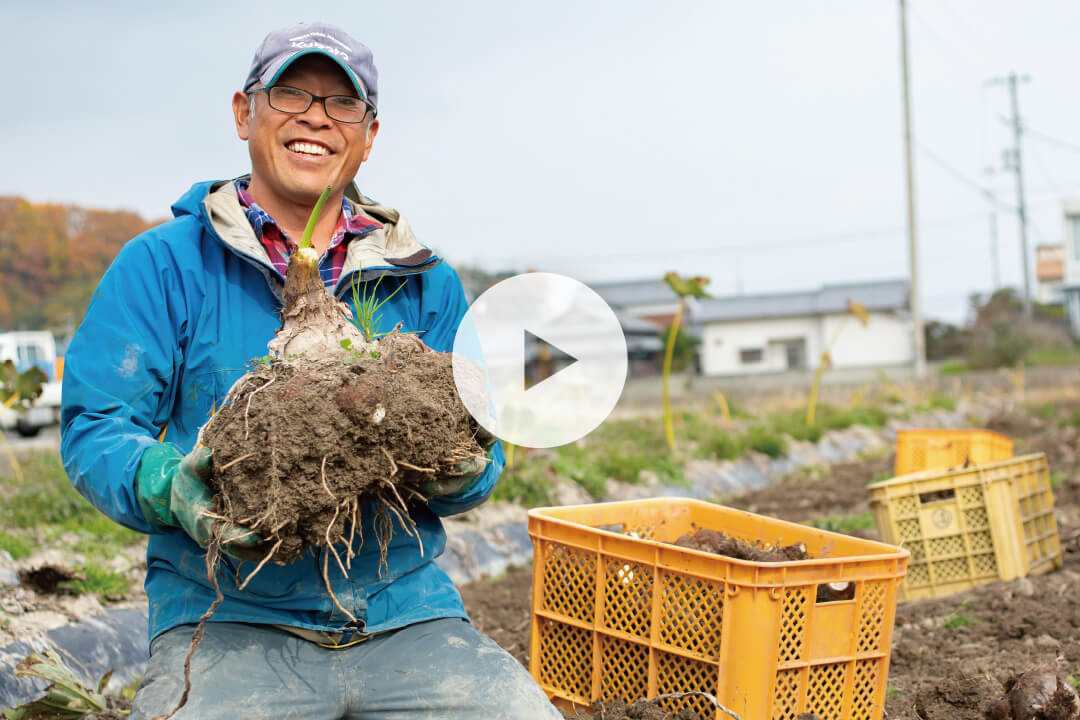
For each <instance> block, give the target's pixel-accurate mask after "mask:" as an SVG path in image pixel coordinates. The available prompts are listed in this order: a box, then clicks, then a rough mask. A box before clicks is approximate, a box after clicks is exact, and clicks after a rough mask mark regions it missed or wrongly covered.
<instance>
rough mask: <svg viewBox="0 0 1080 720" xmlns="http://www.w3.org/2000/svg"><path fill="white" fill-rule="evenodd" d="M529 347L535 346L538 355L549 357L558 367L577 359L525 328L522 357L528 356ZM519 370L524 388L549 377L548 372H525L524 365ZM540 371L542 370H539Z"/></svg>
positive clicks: (574, 361)
mask: <svg viewBox="0 0 1080 720" xmlns="http://www.w3.org/2000/svg"><path fill="white" fill-rule="evenodd" d="M530 348H536V349H537V355H538V356H541V357H546V358H549V359H550V360H551V361H552V363H554V364H556V365H558V366H560V367H563V368H565V367H566V366H567V365H570V364H571V363H576V362H577V360H578V359H577V358H576V357H574V356H573V355H571V354H570V353H568V352H563V351H562V350H560V349H559V348H558V347H557V346H555V345H553V344H552V343H549V342H547V341H546V340H544V339H543V338H541V337H539V336H537V335H534V334H533V333H531V332H529V331H528V330H526V331H525V353H524V355H523V356H522V357H528V356H529V354H530V352H529V350H530ZM521 371H522V374H523V375H524V377H525V389H526V390H528V389H529V388H531V387H532V386H533V385H535V384H536V383H538V382H543V381H544V380H546V379H547V378H548V377H550V372H548V373H544V374H542V375H538V374H536V373H533V374H531V375H530V373H529V372H527V370H526V367H525V365H522V366H521ZM541 372H543V371H541Z"/></svg>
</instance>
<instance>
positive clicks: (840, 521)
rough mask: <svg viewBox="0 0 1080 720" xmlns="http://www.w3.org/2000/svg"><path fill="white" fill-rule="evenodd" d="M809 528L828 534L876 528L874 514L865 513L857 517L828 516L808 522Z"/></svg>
mask: <svg viewBox="0 0 1080 720" xmlns="http://www.w3.org/2000/svg"><path fill="white" fill-rule="evenodd" d="M809 524H810V526H811V527H816V528H818V529H819V530H829V531H830V532H838V533H850V532H853V531H855V530H873V529H875V528H876V527H877V524H876V523H875V522H874V513H872V512H870V511H867V512H864V513H859V514H857V515H829V516H827V517H823V518H818V519H817V520H812V521H810V523H809Z"/></svg>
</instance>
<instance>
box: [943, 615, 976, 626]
mask: <svg viewBox="0 0 1080 720" xmlns="http://www.w3.org/2000/svg"><path fill="white" fill-rule="evenodd" d="M976 622H978V620H977V619H976V618H975V616H974V615H968V614H967V613H962V612H956V613H952V614H951V615H949V616H948V617H947V618H945V622H944V623H943V626H944V627H945V628H946V629H948V630H956V629H957V628H962V627H968V626H970V625H974V624H975V623H976Z"/></svg>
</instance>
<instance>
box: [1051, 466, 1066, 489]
mask: <svg viewBox="0 0 1080 720" xmlns="http://www.w3.org/2000/svg"><path fill="white" fill-rule="evenodd" d="M1064 483H1065V472H1064V471H1063V470H1051V471H1050V487H1052V488H1056V487H1061V486H1062V485H1063V484H1064Z"/></svg>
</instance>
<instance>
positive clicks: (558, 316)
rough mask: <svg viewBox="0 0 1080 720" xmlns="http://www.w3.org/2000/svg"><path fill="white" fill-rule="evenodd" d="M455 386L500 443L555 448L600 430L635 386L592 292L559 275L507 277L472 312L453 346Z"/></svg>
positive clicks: (615, 333) (615, 325)
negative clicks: (630, 384) (626, 391)
mask: <svg viewBox="0 0 1080 720" xmlns="http://www.w3.org/2000/svg"><path fill="white" fill-rule="evenodd" d="M453 361H454V381H455V383H456V385H457V389H458V393H459V395H460V396H461V399H462V401H463V402H464V403H465V407H466V408H467V409H468V411H469V412H470V413H471V414H472V416H473V417H474V418H476V421H477V422H479V423H480V424H481V425H483V426H484V427H485V428H486V429H487V430H488V431H490V432H491V433H493V434H494V435H496V436H497V437H499V438H500V439H502V440H504V441H506V442H511V443H514V444H515V445H523V446H526V447H535V448H543V447H555V446H557V445H565V444H566V443H570V442H574V441H575V440H578V439H579V438H582V437H584V436H585V435H588V434H589V433H590V432H592V431H593V430H594V429H595V428H596V427H597V426H598V425H599V424H600V423H602V422H603V421H604V419H605V418H607V416H608V415H609V414H610V413H611V411H612V410H613V409H614V407H615V403H616V402H618V400H619V396H620V395H621V394H622V389H623V385H624V383H625V382H626V368H627V357H626V339H625V338H624V337H623V332H622V326H621V325H620V323H619V319H618V317H616V315H615V312H614V311H613V310H612V309H611V308H610V307H609V306H608V304H607V303H605V302H604V300H603V299H602V298H601V297H600V296H599V295H597V294H596V292H595V291H593V290H592V289H591V288H589V287H588V286H587V285H585V284H584V283H581V282H579V281H577V280H574V279H573V278H570V277H567V276H565V275H556V274H554V273H526V274H523V275H515V276H514V277H511V278H508V279H506V280H503V281H502V282H500V283H498V284H496V285H494V286H493V287H491V288H489V289H488V290H487V291H486V292H484V293H483V294H482V295H481V296H480V297H478V298H477V299H476V301H475V302H474V303H473V304H472V305H471V306H470V307H469V310H468V312H466V314H465V317H464V318H463V319H462V322H461V326H460V328H459V329H458V332H457V336H456V338H455V340H454V358H453Z"/></svg>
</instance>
